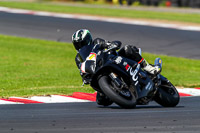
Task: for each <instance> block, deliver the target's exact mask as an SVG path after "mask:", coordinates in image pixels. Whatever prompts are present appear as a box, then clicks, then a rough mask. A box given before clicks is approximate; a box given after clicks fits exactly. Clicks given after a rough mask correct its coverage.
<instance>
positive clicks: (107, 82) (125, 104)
mask: <svg viewBox="0 0 200 133" xmlns="http://www.w3.org/2000/svg"><path fill="white" fill-rule="evenodd" d="M111 82H112V79H111V78H110V77H109V76H102V77H101V78H100V79H99V81H98V83H99V86H100V88H101V89H102V91H103V92H104V93H105V94H106V96H108V97H109V98H110V99H111V100H112V101H113V102H115V103H116V104H118V105H119V106H121V107H122V108H135V107H136V98H135V96H134V95H133V94H132V93H131V92H128V90H126V91H127V93H129V94H130V96H129V97H127V98H126V97H125V96H122V95H120V93H119V92H118V91H117V90H116V88H115V86H114V85H113V84H112V83H111Z"/></svg>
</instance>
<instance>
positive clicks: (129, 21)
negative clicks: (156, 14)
mask: <svg viewBox="0 0 200 133" xmlns="http://www.w3.org/2000/svg"><path fill="white" fill-rule="evenodd" d="M0 11H2V12H8V13H16V14H30V15H37V16H49V17H58V18H73V19H81V20H93V21H103V22H112V23H122V24H132V25H142V26H153V27H162V28H171V29H178V30H189V31H200V26H183V25H179V24H167V23H161V22H147V21H142V20H133V19H125V20H124V19H121V18H108V17H99V16H89V15H77V14H75V15H74V14H64V13H53V12H45V11H33V10H25V9H14V8H8V7H0Z"/></svg>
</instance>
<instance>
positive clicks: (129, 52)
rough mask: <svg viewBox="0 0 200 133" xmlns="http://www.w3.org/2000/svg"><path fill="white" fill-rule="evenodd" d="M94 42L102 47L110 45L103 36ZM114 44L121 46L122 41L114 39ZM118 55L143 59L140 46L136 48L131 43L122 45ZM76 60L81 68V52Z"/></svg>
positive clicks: (137, 59)
mask: <svg viewBox="0 0 200 133" xmlns="http://www.w3.org/2000/svg"><path fill="white" fill-rule="evenodd" d="M92 43H93V45H100V48H102V49H104V48H108V47H109V46H108V45H107V44H106V41H105V40H104V39H101V38H96V39H94V41H93V42H92ZM112 44H115V45H117V46H118V47H119V48H120V47H121V42H120V41H112ZM118 55H120V56H123V57H125V58H129V59H132V60H134V61H136V62H140V61H141V60H142V59H143V58H142V57H141V55H140V54H139V50H138V48H136V47H135V46H131V45H125V46H124V47H122V48H121V49H120V50H119V51H118ZM75 61H76V65H77V67H78V68H79V69H80V64H81V63H82V61H81V59H80V58H79V53H77V55H76V57H75Z"/></svg>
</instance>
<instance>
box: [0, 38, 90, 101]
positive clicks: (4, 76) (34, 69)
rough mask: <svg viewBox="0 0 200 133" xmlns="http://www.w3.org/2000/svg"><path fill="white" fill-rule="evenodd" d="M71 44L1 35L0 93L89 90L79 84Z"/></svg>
mask: <svg viewBox="0 0 200 133" xmlns="http://www.w3.org/2000/svg"><path fill="white" fill-rule="evenodd" d="M75 55H76V51H75V50H74V48H73V47H72V45H71V44H69V43H68V44H67V43H58V42H53V41H43V40H36V39H25V38H17V37H9V36H2V35H1V36H0V78H1V80H0V97H9V96H30V95H48V94H71V93H72V92H74V91H86V92H92V89H89V88H90V87H89V86H87V87H81V85H82V82H81V78H80V76H79V70H78V69H77V68H76V65H75V61H74V57H75Z"/></svg>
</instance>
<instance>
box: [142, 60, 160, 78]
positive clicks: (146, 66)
mask: <svg viewBox="0 0 200 133" xmlns="http://www.w3.org/2000/svg"><path fill="white" fill-rule="evenodd" d="M142 59H143V60H142V61H141V63H140V64H141V66H142V68H143V69H144V70H145V71H147V72H148V73H149V74H152V75H157V74H158V73H160V70H161V69H160V67H159V66H154V65H151V64H149V63H148V62H147V61H146V60H145V59H144V58H142Z"/></svg>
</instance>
